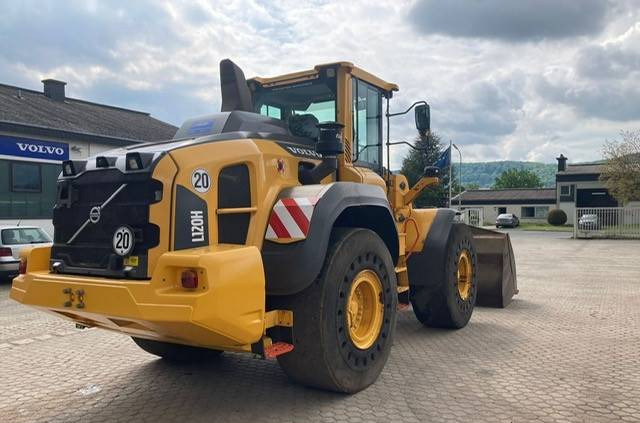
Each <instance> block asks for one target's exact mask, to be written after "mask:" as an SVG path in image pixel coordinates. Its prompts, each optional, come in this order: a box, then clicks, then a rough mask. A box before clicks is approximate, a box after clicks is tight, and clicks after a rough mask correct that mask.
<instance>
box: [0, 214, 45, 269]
mask: <svg viewBox="0 0 640 423" xmlns="http://www.w3.org/2000/svg"><path fill="white" fill-rule="evenodd" d="M34 244H51V237H50V236H49V235H47V233H46V232H45V231H43V230H42V229H40V228H39V227H37V226H0V281H3V280H6V279H11V278H13V277H14V276H16V275H17V274H18V267H19V266H20V250H21V249H23V248H24V247H30V246H32V245H34Z"/></svg>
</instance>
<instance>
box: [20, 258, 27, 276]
mask: <svg viewBox="0 0 640 423" xmlns="http://www.w3.org/2000/svg"><path fill="white" fill-rule="evenodd" d="M18 273H20V274H21V275H24V274H25V273H27V259H26V258H21V259H20V265H19V266H18Z"/></svg>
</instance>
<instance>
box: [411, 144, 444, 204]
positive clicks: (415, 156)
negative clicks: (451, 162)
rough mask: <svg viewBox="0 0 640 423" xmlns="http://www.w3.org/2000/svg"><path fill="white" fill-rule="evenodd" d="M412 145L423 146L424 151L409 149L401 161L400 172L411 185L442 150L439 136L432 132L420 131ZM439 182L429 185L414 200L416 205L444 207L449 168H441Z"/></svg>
mask: <svg viewBox="0 0 640 423" xmlns="http://www.w3.org/2000/svg"><path fill="white" fill-rule="evenodd" d="M413 145H415V146H416V147H418V148H421V149H422V148H424V151H418V150H413V149H412V150H411V151H409V154H408V155H407V157H405V158H404V160H403V161H402V174H403V175H404V176H406V177H407V179H408V180H409V185H410V186H412V185H413V184H415V183H416V182H418V180H419V179H420V178H421V177H422V175H423V173H424V168H425V167H426V166H433V164H434V163H435V162H436V161H437V160H438V157H440V153H441V152H442V151H441V150H442V142H441V139H440V137H439V136H438V135H437V134H435V133H433V132H429V133H420V134H418V136H417V137H416V139H415V141H414V143H413ZM440 178H441V181H442V182H441V183H440V184H439V185H438V186H435V187H430V188H428V189H426V190H424V191H422V193H421V194H420V195H419V196H418V198H416V199H415V200H414V202H413V203H414V205H415V206H416V207H446V206H447V202H448V195H449V193H448V190H449V185H448V184H449V169H448V168H446V169H441V174H440Z"/></svg>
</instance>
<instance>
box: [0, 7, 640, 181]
mask: <svg viewBox="0 0 640 423" xmlns="http://www.w3.org/2000/svg"><path fill="white" fill-rule="evenodd" d="M5 3H6V4H3V10H2V13H1V14H0V45H1V46H2V49H0V82H2V83H8V84H13V85H18V86H22V87H25V88H34V89H37V90H40V89H42V86H41V84H40V82H39V81H40V79H43V78H44V77H54V78H57V79H62V80H64V81H67V82H68V85H67V87H66V88H67V93H68V94H69V95H70V96H72V97H76V98H82V99H86V100H90V101H97V102H101V103H106V104H112V105H116V106H121V107H129V108H134V109H139V110H144V111H148V112H150V113H151V114H152V116H154V117H157V118H159V119H162V120H165V121H167V122H170V123H172V124H175V125H180V124H181V123H182V122H183V121H184V120H186V119H187V118H189V117H192V116H195V115H201V114H206V113H213V112H217V111H218V110H220V91H219V76H218V63H219V61H220V60H221V59H223V58H227V57H228V58H231V59H233V60H234V61H235V62H236V63H238V64H239V65H240V66H241V67H242V68H243V70H244V72H245V74H246V75H247V76H248V77H251V76H256V75H258V76H273V75H278V74H283V73H289V72H294V71H298V70H304V69H310V68H312V67H313V66H314V65H315V64H319V63H327V62H333V61H341V60H347V61H351V62H353V63H355V64H356V65H358V66H360V67H362V68H364V69H366V70H367V71H369V72H370V73H373V74H374V75H377V76H379V77H381V78H383V79H385V80H387V81H390V82H395V83H397V84H398V85H399V86H400V92H398V93H396V94H395V95H394V97H393V99H392V100H391V110H392V111H400V110H404V109H406V108H407V107H408V106H409V105H410V104H412V103H413V102H414V101H416V100H421V99H426V100H427V101H429V103H430V104H431V107H432V128H433V129H434V131H435V132H437V133H438V134H440V135H441V137H442V139H443V140H445V141H448V140H449V139H452V140H453V141H454V142H456V144H457V145H458V146H460V147H461V148H462V150H463V153H464V159H465V160H475V161H477V160H487V159H488V160H496V159H515V160H518V159H535V160H543V161H553V160H554V157H556V156H557V155H558V154H559V153H560V152H563V153H564V154H565V155H568V156H570V157H571V158H572V159H573V158H574V157H575V158H577V157H580V158H582V159H597V158H599V157H600V148H601V145H602V142H603V140H604V139H606V138H609V139H610V138H614V137H615V136H616V135H617V134H618V132H619V131H620V130H621V129H631V128H632V127H640V117H638V116H637V113H635V112H634V110H640V107H635V108H634V106H635V104H634V103H635V100H634V99H635V98H638V97H634V96H637V95H638V88H636V87H635V85H637V84H635V83H634V81H637V80H638V77H639V76H640V75H638V71H637V65H636V61H635V60H636V58H637V53H638V48H640V47H638V46H640V39H638V38H637V37H638V27H639V25H640V12H639V11H638V8H637V7H635V8H634V7H632V6H633V4H634V3H633V1H629V0H617V1H616V2H613V1H602V2H601V1H597V2H595V1H594V0H583V1H579V2H578V1H577V2H567V1H564V0H559V1H554V2H550V1H549V0H540V1H536V2H522V1H509V2H502V3H501V2H497V0H477V1H474V2H465V3H464V8H463V6H462V3H461V2H459V1H457V0H452V1H447V2H444V1H443V2H437V3H435V2H422V3H415V2H414V0H397V1H394V2H370V1H366V0H353V1H349V2H340V1H324V0H317V1H316V0H314V1H303V2H301V1H299V0H280V1H278V2H271V3H265V2H262V1H258V0H232V1H228V2H225V3H224V5H221V4H220V3H218V2H211V1H208V0H194V1H187V0H176V1H166V0H165V1H161V0H153V1H152V0H139V1H130V0H129V1H124V0H113V1H100V0H92V1H79V0H76V1H73V0H70V1H68V2H58V1H53V0H49V1H46V0H43V1H38V2H35V1H22V2H5ZM552 6H553V7H552ZM485 8H487V9H489V12H487V11H486V10H485ZM427 12H429V13H427ZM345 17H349V19H345ZM568 19H571V22H569V23H567V22H566V21H567V20H568ZM433 34H436V35H435V36H434V35H433ZM522 41H536V42H522ZM516 42H517V43H516ZM1 107H2V105H0V108H1ZM415 135H416V131H415V127H414V123H413V119H412V116H407V117H404V118H397V119H394V120H393V121H392V125H391V138H392V139H394V140H411V139H413V138H414V137H415ZM392 151H393V152H392V156H391V163H392V165H391V167H392V168H394V169H395V168H398V167H399V165H400V163H401V161H402V157H403V155H404V154H406V149H402V148H399V147H397V148H395V149H393V150H392Z"/></svg>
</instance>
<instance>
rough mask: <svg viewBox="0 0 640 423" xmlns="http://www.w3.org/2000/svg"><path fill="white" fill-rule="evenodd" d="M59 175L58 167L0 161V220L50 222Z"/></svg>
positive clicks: (47, 164)
mask: <svg viewBox="0 0 640 423" xmlns="http://www.w3.org/2000/svg"><path fill="white" fill-rule="evenodd" d="M59 174H60V165H59V164H49V163H29V162H22V161H12V160H0V219H51V216H52V213H53V205H54V204H55V201H56V181H57V179H58V175H59ZM34 176H35V177H34Z"/></svg>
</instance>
